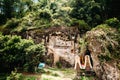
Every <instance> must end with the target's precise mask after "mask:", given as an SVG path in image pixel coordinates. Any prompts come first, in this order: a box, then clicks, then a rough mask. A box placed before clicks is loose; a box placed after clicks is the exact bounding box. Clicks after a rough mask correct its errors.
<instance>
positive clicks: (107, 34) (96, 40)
mask: <svg viewBox="0 0 120 80" xmlns="http://www.w3.org/2000/svg"><path fill="white" fill-rule="evenodd" d="M115 31H116V30H114V29H112V28H96V29H93V30H91V31H88V32H87V33H86V41H87V42H88V48H89V50H90V51H91V57H92V60H93V69H94V71H95V73H96V75H97V77H98V79H99V80H120V73H119V69H118V68H117V65H116V63H117V62H116V60H115V57H113V56H114V55H115V54H116V52H115V51H114V49H116V48H117V46H118V42H117V40H116V34H115V33H116V32H115ZM109 47H111V48H110V49H109ZM113 52H114V53H113Z"/></svg>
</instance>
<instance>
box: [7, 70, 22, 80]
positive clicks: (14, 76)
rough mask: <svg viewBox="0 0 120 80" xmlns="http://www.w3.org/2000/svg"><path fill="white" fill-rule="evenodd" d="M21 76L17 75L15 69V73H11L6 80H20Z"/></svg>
mask: <svg viewBox="0 0 120 80" xmlns="http://www.w3.org/2000/svg"><path fill="white" fill-rule="evenodd" d="M22 79H23V75H22V74H21V73H17V69H15V71H11V74H10V75H9V76H8V77H7V80H22Z"/></svg>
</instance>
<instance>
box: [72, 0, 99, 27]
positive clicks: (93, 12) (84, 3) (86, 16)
mask: <svg viewBox="0 0 120 80" xmlns="http://www.w3.org/2000/svg"><path fill="white" fill-rule="evenodd" d="M71 5H72V8H73V9H72V11H71V13H70V16H71V17H73V18H76V19H80V20H84V21H85V22H87V23H88V24H89V25H90V26H92V27H94V26H96V25H97V24H99V23H100V22H101V19H100V18H101V15H100V13H101V7H100V4H99V3H97V2H95V1H94V0H75V1H73V2H72V3H71Z"/></svg>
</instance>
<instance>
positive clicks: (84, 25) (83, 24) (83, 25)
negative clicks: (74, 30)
mask: <svg viewBox="0 0 120 80" xmlns="http://www.w3.org/2000/svg"><path fill="white" fill-rule="evenodd" d="M71 25H73V26H77V27H78V29H79V31H80V33H85V32H86V31H88V30H90V26H89V25H88V24H87V23H86V22H85V21H84V20H77V19H73V20H72V24H71Z"/></svg>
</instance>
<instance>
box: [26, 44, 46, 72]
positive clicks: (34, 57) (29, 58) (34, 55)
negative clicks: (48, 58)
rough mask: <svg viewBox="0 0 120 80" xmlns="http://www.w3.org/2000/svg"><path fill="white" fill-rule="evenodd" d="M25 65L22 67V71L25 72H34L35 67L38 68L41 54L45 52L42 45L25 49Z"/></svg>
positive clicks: (41, 59) (41, 58) (41, 57)
mask: <svg viewBox="0 0 120 80" xmlns="http://www.w3.org/2000/svg"><path fill="white" fill-rule="evenodd" d="M25 51H26V63H25V65H24V70H25V71H27V72H34V71H35V66H38V64H39V62H40V61H43V53H44V52H45V47H44V46H43V44H36V45H32V46H29V47H28V48H26V50H25Z"/></svg>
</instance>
